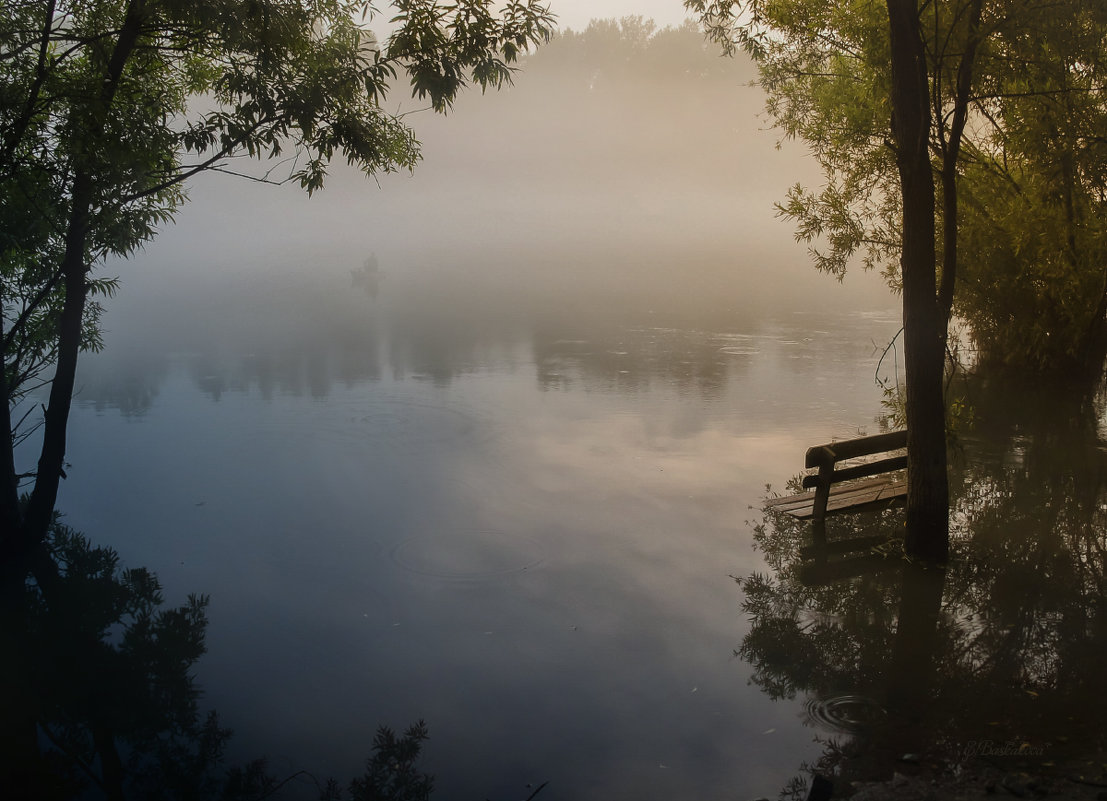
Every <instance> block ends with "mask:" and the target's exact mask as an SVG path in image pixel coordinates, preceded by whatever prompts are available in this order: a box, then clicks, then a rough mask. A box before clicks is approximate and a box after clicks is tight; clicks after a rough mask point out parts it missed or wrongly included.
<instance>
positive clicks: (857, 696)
mask: <svg viewBox="0 0 1107 801" xmlns="http://www.w3.org/2000/svg"><path fill="white" fill-rule="evenodd" d="M974 389H975V391H976V396H975V398H974V401H975V404H974V410H975V414H976V420H977V425H976V428H975V429H974V432H973V433H972V435H971V436H967V437H966V438H965V441H964V459H963V464H962V466H961V467H960V468H959V470H958V471H957V473H956V474H955V481H954V488H955V492H954V496H955V520H956V522H957V535H956V536H955V538H954V542H953V554H952V558H951V562H950V564H949V566H948V568H947V569H946V570H944V571H936V570H924V569H922V568H920V567H917V566H914V565H910V564H907V563H905V562H904V561H903V560H902V558H901V557H900V556H899V555H898V552H896V550H895V548H894V546H893V547H891V548H886V549H884V550H883V551H882V552H880V551H878V552H877V553H876V554H873V553H871V552H868V551H865V552H862V553H861V554H852V555H850V554H847V555H844V556H833V555H831V556H828V557H826V558H825V559H823V560H822V561H820V560H819V559H818V558H808V559H806V560H804V559H802V558H801V557H800V549H801V548H802V547H803V546H804V545H805V544H806V542H807V539H806V538H807V536H808V525H809V524H807V523H804V522H801V521H797V520H794V519H793V518H791V517H788V516H787V515H784V514H783V513H779V512H774V511H772V510H767V511H766V513H765V516H764V517H763V518H762V519H761V520H760V522H758V523H757V525H756V526H755V540H756V542H757V544H758V546H759V547H760V549H761V550H762V552H763V553H764V554H765V557H766V559H767V561H768V564H769V566H770V567H771V568H772V572H771V573H770V574H767V575H764V574H755V575H752V576H748V577H744V578H742V579H740V583H741V585H742V589H743V592H744V598H743V602H742V607H743V611H744V612H745V613H746V614H747V615H749V617H750V620H751V627H750V631H749V633H748V635H747V636H746V637H745V638H744V640H743V642H742V644H741V646H740V649H739V654H740V655H741V656H742V657H743V658H744V659H745V660H746V661H748V662H749V663H750V664H751V666H752V668H753V671H754V672H753V681H754V682H755V683H756V684H757V685H758V686H759V687H761V688H762V689H763V690H764V691H765V692H766V693H768V694H769V695H770V696H771V697H773V698H791V697H794V696H797V695H799V694H803V695H805V696H807V698H808V708H809V709H810V710H812V712H813V718H815V721H813V722H819V721H818V718H820V717H822V718H823V721H822V722H824V723H829V724H831V725H832V726H834V727H835V728H836V729H837V730H838V732H839V733H841V732H845V733H848V734H850V735H851V736H850V737H848V738H847V739H846V740H845V741H844V742H843V741H842V740H841V738H839V739H838V740H836V741H833V743H832V745H831V746H830V747H828V749H827V753H826V758H825V759H824V764H823V768H824V769H825V768H830V767H833V765H832V763H833V762H834V761H835V759H837V758H839V757H841V756H842V754H844V753H845V754H853V755H859V754H864V759H853V760H845V761H843V762H840V763H839V768H841V767H842V766H843V765H846V766H848V770H854V771H856V770H859V769H861V770H864V771H867V772H870V773H872V774H874V777H875V776H880V777H883V778H887V777H888V776H890V774H891V771H892V768H893V766H895V765H896V762H895V760H897V759H899V758H900V757H902V756H903V755H904V754H906V753H917V754H921V755H923V758H924V759H925V758H927V757H931V758H933V759H935V760H943V761H948V760H954V761H955V760H957V759H959V758H961V757H963V756H964V755H965V754H966V748H967V747H968V744H970V743H978V744H979V743H984V742H989V743H996V744H1000V743H1006V742H1012V743H1016V744H1018V747H1022V748H1023V751H1024V755H1026V754H1039V755H1041V754H1044V756H1042V758H1041V759H1040V760H1039V762H1043V761H1049V760H1060V759H1064V758H1065V756H1066V754H1070V753H1075V752H1076V751H1077V750H1078V749H1087V750H1088V751H1091V750H1094V749H1095V748H1096V747H1097V746H1098V745H1101V742H1100V738H1101V737H1102V732H1101V728H1102V726H1101V722H1102V720H1103V715H1104V713H1107V699H1105V698H1104V696H1103V694H1102V692H1101V691H1100V689H1099V684H1098V683H1099V679H1100V677H1101V676H1102V675H1103V674H1104V670H1105V669H1107V577H1105V563H1107V552H1105V551H1107V548H1105V534H1104V532H1105V531H1107V452H1105V450H1104V448H1103V445H1102V443H1101V442H1100V441H1099V439H1098V437H1097V436H1096V433H1095V432H1096V428H1095V415H1094V407H1092V406H1089V405H1088V404H1086V403H1085V404H1076V405H1074V406H1073V407H1072V408H1069V409H1065V408H1063V407H1058V406H1057V405H1056V404H1054V406H1052V407H1051V409H1052V412H1053V413H1051V414H1045V415H1040V414H1034V413H1033V409H1034V403H1036V402H1040V401H1041V400H1042V399H1043V396H1042V395H1038V396H1037V397H1035V396H1034V394H1033V393H1029V392H1024V393H1022V394H1021V395H1012V390H1011V388H1010V387H1004V388H997V387H986V386H983V385H980V384H978V385H977V386H976V387H975V388H974ZM1014 397H1018V398H1019V401H1020V404H1021V408H1019V409H1016V410H1015V412H1014V413H1012V410H1011V406H1012V405H1013V403H1012V402H1013V398H1014ZM1020 412H1021V413H1020ZM899 525H900V523H899V520H898V516H897V514H896V513H895V512H887V513H883V514H882V515H867V516H862V515H855V516H848V517H839V518H833V519H832V520H831V521H830V523H829V526H828V529H829V537H830V539H831V541H835V540H841V539H842V538H849V537H863V536H870V535H872V534H873V533H874V532H885V533H889V534H894V533H896V529H897V527H898V526H899ZM893 542H894V540H893ZM850 699H853V700H850ZM862 701H864V702H865V703H862ZM839 702H841V703H839ZM878 710H879V711H878ZM820 712H822V714H821V715H820V714H819V713H820ZM836 715H837V719H836V717H835V716H836ZM859 766H860V768H859Z"/></svg>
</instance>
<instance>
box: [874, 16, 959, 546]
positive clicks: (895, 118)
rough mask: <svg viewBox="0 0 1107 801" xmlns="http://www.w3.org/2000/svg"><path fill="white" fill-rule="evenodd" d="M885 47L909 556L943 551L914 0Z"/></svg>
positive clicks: (923, 79) (928, 212)
mask: <svg viewBox="0 0 1107 801" xmlns="http://www.w3.org/2000/svg"><path fill="white" fill-rule="evenodd" d="M887 4H888V20H889V29H890V33H891V50H892V131H893V134H894V137H895V145H896V161H897V165H898V167H899V174H900V186H901V191H902V194H903V254H902V256H901V257H900V269H901V271H902V275H901V278H902V282H903V347H904V361H905V368H906V373H907V382H906V383H907V399H906V400H907V540H906V547H907V552H908V554H910V555H912V556H918V557H922V558H925V559H932V560H938V561H944V560H945V559H946V557H947V556H948V553H949V486H948V480H947V477H946V435H945V404H944V401H943V397H942V376H943V367H944V358H945V350H944V336H943V334H944V331H945V320H944V319H943V315H942V314H941V309H940V306H939V303H938V298H937V295H936V292H937V280H936V275H935V273H936V267H937V262H936V259H935V253H934V247H935V225H934V211H935V208H934V175H933V172H932V171H931V166H930V151H929V135H930V89H929V84H928V81H927V69H926V54H925V52H924V50H923V43H922V37H921V35H920V31H919V16H918V6H917V2H916V0H887Z"/></svg>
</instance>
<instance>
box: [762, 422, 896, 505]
mask: <svg viewBox="0 0 1107 801" xmlns="http://www.w3.org/2000/svg"><path fill="white" fill-rule="evenodd" d="M906 447H907V432H906V431H892V432H890V433H888V434H877V435H875V436H872V437H861V438H859V439H847V440H842V441H841V442H830V443H828V444H826V445H816V446H815V447H813V448H808V449H807V456H806V458H805V460H804V465H805V467H807V468H814V467H817V468H818V469H819V472H818V473H815V474H813V475H808V476H804V478H803V486H804V488H805V489H810V488H812V487H814V492H801V493H799V494H796V495H788V496H786V497H783V498H774V499H772V500H771V501H768V502H767V503H766V504H765V508H766V509H776V510H779V511H782V512H786V513H787V514H790V515H791V516H792V517H797V518H799V519H800V520H815V521H817V522H822V520H823V519H824V518H825V517H826V516H827V515H828V514H833V513H835V512H853V511H860V510H862V509H871V508H875V507H880V506H888V505H890V504H892V503H894V502H897V501H900V500H902V499H903V498H905V497H906V495H907V481H906V479H905V478H904V476H903V474H902V473H900V474H899V475H898V476H896V475H889V474H891V473H895V472H896V471H902V470H905V469H906V468H907V456H906V455H896V456H885V457H884V458H880V459H875V460H873V459H868V458H867V457H871V456H878V455H882V454H889V453H892V452H894V451H898V450H902V449H904V448H906ZM843 462H847V463H849V464H848V466H845V467H842V466H840V465H841V463H843ZM859 479H864V480H859Z"/></svg>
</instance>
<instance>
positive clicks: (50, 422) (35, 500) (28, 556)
mask: <svg viewBox="0 0 1107 801" xmlns="http://www.w3.org/2000/svg"><path fill="white" fill-rule="evenodd" d="M145 15H146V7H145V0H131V2H129V3H128V4H127V11H126V15H125V17H124V20H123V25H122V27H121V28H120V30H119V36H118V38H117V39H116V41H115V45H114V46H113V48H112V51H111V54H110V57H109V58H108V61H107V63H106V64H105V66H104V79H103V83H102V85H101V87H100V95H99V97H98V98H96V102H95V103H94V104H93V105H92V106H91V108H90V109H89V111H88V114H89V118H88V122H87V130H88V137H87V139H86V140H85V141H84V143H83V147H84V148H85V149H86V151H88V152H78V153H74V154H72V155H73V162H74V164H75V165H76V167H75V173H74V176H73V183H72V187H71V194H70V206H69V215H68V220H67V222H66V229H65V253H64V255H63V256H62V263H61V273H62V276H63V282H64V288H65V298H64V301H63V305H62V311H61V315H60V318H59V321H58V328H57V341H58V351H57V363H56V365H55V369H54V378H53V381H52V382H51V385H50V399H49V402H48V405H47V407H46V412H45V414H44V417H43V429H42V431H43V433H42V449H41V451H40V455H39V460H38V470H37V472H36V474H35V485H34V489H33V490H32V491H31V497H30V499H29V500H28V502H27V504H26V507H25V509H23V510H22V514H20V515H19V517H20V520H19V525H18V527H16V528H14V529H13V531H14V533H7V532H5V533H6V536H5V537H3V538H2V539H0V584H3V585H4V586H8V585H9V584H10V583H15V582H22V581H23V577H24V576H25V575H26V573H27V571H28V570H30V568H31V566H32V563H33V562H34V561H35V560H34V554H35V551H36V550H37V549H38V547H39V546H40V545H41V544H42V542H43V540H44V539H45V537H46V533H47V530H48V529H49V527H50V523H51V522H52V520H53V517H54V506H55V504H56V503H57V498H58V487H59V484H60V483H61V478H62V475H63V472H64V468H65V446H66V433H67V428H68V422H69V411H70V408H71V406H72V403H73V388H74V383H75V380H76V374H77V357H78V355H79V354H80V350H81V332H82V326H83V322H84V312H85V304H86V301H87V299H88V283H87V272H88V266H87V264H86V250H87V245H88V229H89V223H90V219H91V216H92V212H93V205H94V198H95V185H94V177H93V175H92V173H91V172H90V167H89V165H88V163H87V157H88V153H90V152H94V149H95V148H96V147H97V146H98V145H99V144H100V143H99V142H98V141H97V140H98V139H99V138H100V137H102V136H103V132H104V126H105V124H106V121H107V119H108V115H109V113H110V110H111V107H112V104H113V103H114V102H115V99H116V94H117V93H118V91H119V86H120V83H121V81H122V79H123V73H124V70H125V69H126V66H127V63H128V61H129V60H130V58H131V56H132V55H133V53H134V51H135V47H136V46H137V45H138V41H139V38H140V37H141V35H142V25H143V21H144V19H145ZM5 389H6V387H5ZM8 401H9V398H8V397H7V395H6V394H5V397H4V402H5V403H7V402H8ZM9 417H10V412H9ZM8 429H9V433H8V435H7V436H8V438H9V439H10V426H9V427H8ZM6 458H7V457H5V464H6ZM5 469H6V468H5ZM4 512H5V513H6V509H5V510H4Z"/></svg>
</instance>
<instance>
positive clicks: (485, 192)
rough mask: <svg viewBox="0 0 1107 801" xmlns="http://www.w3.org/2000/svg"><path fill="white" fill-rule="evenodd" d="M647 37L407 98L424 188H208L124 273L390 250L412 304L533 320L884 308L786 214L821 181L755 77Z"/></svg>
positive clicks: (870, 285)
mask: <svg viewBox="0 0 1107 801" xmlns="http://www.w3.org/2000/svg"><path fill="white" fill-rule="evenodd" d="M645 25H646V24H645V23H641V21H638V22H634V21H627V22H625V23H624V24H623V25H622V26H621V28H620V26H619V25H616V24H615V23H614V22H607V23H603V24H598V23H594V24H593V25H592V26H591V27H589V28H588V29H587V30H586V31H585V32H583V33H572V32H570V33H567V34H564V35H562V36H561V37H560V38H558V39H556V40H555V41H554V42H553V43H551V44H550V45H549V46H548V47H547V48H546V49H544V50H542V51H540V52H539V53H537V54H536V55H534V56H532V57H531V58H530V59H529V60H528V61H527V62H526V63H525V64H524V65H523V68H522V70H521V71H520V72H519V73H518V74H517V76H516V80H515V83H514V86H512V87H510V88H508V89H505V90H503V91H500V92H489V93H487V94H484V95H482V94H481V93H480V92H478V91H473V90H470V91H468V92H467V93H465V94H464V95H463V96H462V97H461V98H460V99H459V100H458V102H457V103H456V105H455V107H454V108H453V109H452V110H451V112H450V114H449V115H448V116H445V117H442V116H440V115H436V114H433V113H432V112H430V111H429V110H420V109H419V108H418V106H417V104H415V103H414V102H413V101H411V100H409V99H405V98H404V97H403V96H402V93H397V94H396V95H395V96H394V97H393V98H392V100H391V101H390V102H391V103H392V104H393V106H394V109H395V110H396V111H399V112H402V113H405V114H408V116H407V118H406V119H407V120H408V121H409V122H410V123H411V124H412V126H413V127H414V129H415V131H416V134H417V136H418V137H419V139H420V140H421V142H422V144H423V160H422V162H421V163H420V164H419V165H418V167H417V168H416V170H415V172H414V174H407V173H403V174H392V175H382V176H377V177H376V178H375V179H374V178H366V177H365V176H363V175H361V174H359V173H357V172H355V171H353V170H351V169H350V168H347V167H345V166H344V165H341V164H336V165H335V166H334V167H333V169H332V174H331V176H330V180H329V181H328V185H327V187H326V189H325V190H324V191H322V192H321V193H318V194H317V195H316V196H314V197H311V198H308V197H306V196H305V194H304V193H303V192H302V191H300V190H299V188H298V187H297V186H294V185H292V184H288V185H285V186H280V187H274V186H267V185H261V184H257V183H254V182H250V181H247V180H245V179H242V178H235V177H231V176H226V175H207V176H203V177H202V178H201V179H200V180H197V181H196V182H195V183H194V185H193V186H192V187H191V188H190V199H191V202H190V203H189V204H188V205H187V206H186V207H185V208H184V209H183V210H182V211H181V213H180V215H179V218H178V222H177V224H176V225H175V226H172V227H170V228H168V229H167V230H165V231H164V232H163V233H161V234H160V235H159V238H158V239H157V240H156V242H155V243H153V244H152V245H150V246H149V247H147V249H146V250H145V251H144V252H143V253H141V254H140V255H139V256H138V257H137V258H135V259H134V260H133V264H130V265H123V266H120V267H119V268H118V270H117V271H120V270H122V271H124V272H126V273H127V283H129V284H130V286H126V287H125V288H124V292H135V291H142V287H144V286H145V285H146V284H147V282H146V280H145V278H144V277H141V278H140V277H139V276H140V275H141V274H142V273H144V272H146V271H150V272H153V273H156V275H155V276H151V282H150V283H149V290H150V291H152V292H162V291H164V290H165V289H166V287H167V286H171V287H177V288H183V287H184V286H187V285H191V286H193V287H197V288H200V287H204V286H206V285H207V284H208V282H209V281H212V280H214V281H222V276H225V275H226V274H227V273H228V272H233V273H234V274H236V275H242V274H243V273H250V274H256V279H255V280H259V281H269V280H272V276H274V275H278V274H281V273H301V274H309V275H314V276H316V277H318V278H320V279H325V278H326V277H327V276H328V275H329V274H330V273H338V274H342V275H346V274H348V272H349V271H350V270H356V269H358V268H359V267H361V266H362V265H363V264H364V263H365V261H366V259H367V258H369V257H370V256H375V257H376V259H377V261H378V263H379V265H380V270H381V273H382V283H381V286H382V287H383V288H384V289H385V290H386V291H389V292H392V293H393V294H394V295H395V294H396V293H399V292H401V289H402V290H404V291H414V290H415V289H416V288H421V289H422V290H424V291H426V292H430V293H438V294H442V295H443V296H444V297H449V298H450V300H451V303H453V304H455V305H456V304H459V303H462V302H464V301H466V300H470V301H475V300H476V299H477V298H484V299H487V298H488V296H489V293H491V294H492V295H496V296H499V297H507V298H509V299H510V300H511V304H510V307H511V308H515V309H517V310H519V311H520V312H527V311H528V305H529V304H531V303H532V302H533V301H536V300H537V301H539V302H540V303H541V304H542V305H543V306H547V307H548V306H549V305H550V300H551V297H556V298H559V299H561V300H563V302H564V303H565V304H570V305H573V306H574V307H577V308H576V311H577V312H578V313H581V314H583V313H585V312H586V311H587V310H588V309H589V308H595V309H599V310H601V311H602V312H603V313H604V314H605V315H607V314H610V312H611V310H612V305H613V304H615V305H617V306H618V307H619V308H620V309H635V308H638V309H640V310H649V309H650V308H652V307H653V306H657V305H659V304H658V303H657V302H656V301H657V300H658V299H660V298H664V299H665V301H666V303H665V305H668V306H672V305H673V304H674V303H675V305H676V307H678V308H679V309H681V310H682V311H684V312H686V313H687V314H689V315H705V316H707V317H710V316H711V315H712V314H715V313H719V312H722V313H726V312H728V310H729V311H733V308H734V307H735V306H736V305H737V306H746V307H749V308H764V307H765V305H766V304H767V303H768V304H771V305H777V303H778V302H779V301H780V300H781V299H782V298H783V297H787V299H788V303H789V304H791V303H792V302H794V301H797V300H798V301H799V303H800V305H801V306H802V305H810V306H812V307H820V308H828V307H853V306H867V305H886V304H887V303H888V302H889V299H888V296H887V293H886V292H885V290H884V289H883V287H882V286H881V283H880V281H879V279H877V278H875V277H872V276H864V275H862V274H861V272H860V270H857V271H856V272H855V274H853V275H850V276H849V277H848V278H847V281H846V283H845V285H841V286H840V285H839V284H838V283H836V282H835V281H834V280H833V279H832V278H828V277H825V276H819V275H818V274H817V273H816V272H815V271H814V270H813V269H812V268H811V266H810V261H809V258H808V257H807V255H806V252H805V247H804V246H803V245H800V244H797V243H795V242H794V241H793V238H792V232H791V228H790V225H789V223H788V222H787V221H784V220H780V219H777V218H776V215H775V211H774V208H773V203H774V202H775V201H778V200H780V199H782V198H783V196H784V193H785V191H786V189H787V188H788V186H789V185H791V184H793V183H796V182H797V181H799V182H803V183H806V184H808V185H811V184H817V183H818V181H819V179H818V174H817V172H816V170H815V167H814V164H813V162H812V161H811V160H810V159H809V158H805V154H804V153H803V152H802V148H801V147H800V146H799V145H797V144H796V143H792V142H783V143H781V142H780V141H779V140H780V135H779V132H776V131H771V130H767V129H766V127H765V125H766V123H765V120H764V119H763V115H762V106H763V96H762V94H761V92H760V90H759V89H757V88H755V87H753V86H751V85H750V82H751V81H752V80H753V78H754V77H755V71H754V69H753V68H752V66H751V65H750V64H749V63H748V62H747V61H746V60H744V59H743V58H737V59H728V58H723V57H721V56H719V55H717V54H716V52H715V51H714V49H713V47H712V46H711V45H708V44H706V43H704V42H703V41H702V38H701V37H700V35H699V34H698V33H697V32H696V31H695V30H694V29H692V28H691V27H685V28H682V29H679V30H673V29H668V30H665V31H662V32H655V34H654V36H653V38H652V39H647V38H646V35H647V33H648V32H649V28H648V27H644V26H645ZM230 166H231V167H232V168H234V169H236V170H237V169H242V170H247V169H249V165H248V164H246V163H243V164H233V165H230ZM279 174H280V171H279V170H276V171H274V173H273V177H274V178H275V177H277V176H278V175H279ZM201 291H203V290H202V289H201ZM221 291H225V288H223V289H220V290H215V289H214V288H213V289H212V292H213V293H214V294H218V293H219V292H221ZM481 305H485V306H486V305H488V304H486V303H484V302H483V301H482V302H481ZM492 305H494V306H497V307H498V308H503V306H502V304H500V303H498V302H495V303H493V304H492ZM109 326H110V324H109Z"/></svg>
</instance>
